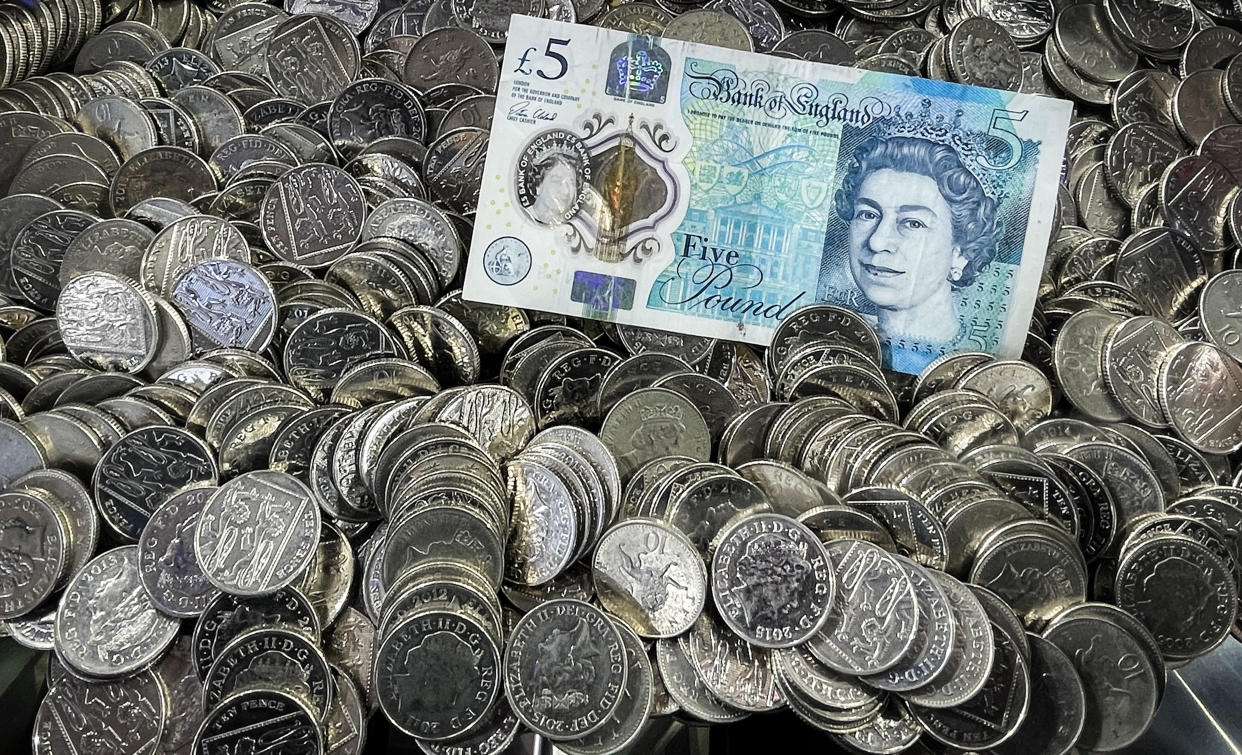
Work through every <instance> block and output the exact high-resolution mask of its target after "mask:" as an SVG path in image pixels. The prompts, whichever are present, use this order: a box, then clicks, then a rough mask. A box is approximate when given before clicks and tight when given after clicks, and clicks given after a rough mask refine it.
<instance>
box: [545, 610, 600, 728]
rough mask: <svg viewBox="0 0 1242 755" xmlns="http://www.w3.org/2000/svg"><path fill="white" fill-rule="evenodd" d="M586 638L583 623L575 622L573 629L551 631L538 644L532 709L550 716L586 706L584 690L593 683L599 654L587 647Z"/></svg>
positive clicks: (588, 697)
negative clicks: (538, 659) (537, 661)
mask: <svg viewBox="0 0 1242 755" xmlns="http://www.w3.org/2000/svg"><path fill="white" fill-rule="evenodd" d="M589 635H590V629H589V628H588V627H587V625H586V623H585V622H583V621H578V622H576V624H575V626H573V627H568V628H562V627H557V628H555V629H553V630H552V631H551V632H549V633H548V636H547V637H546V638H545V639H544V640H543V642H541V643H539V654H538V655H539V658H541V659H542V661H541V662H540V663H539V664H537V665H536V666H535V669H534V672H533V674H532V679H531V681H532V682H533V683H534V687H535V693H534V695H533V696H532V697H533V698H534V705H535V710H537V711H539V712H540V713H544V714H548V715H554V714H556V713H558V712H564V711H572V710H577V709H579V708H582V707H585V706H587V705H589V704H590V702H591V695H590V692H589V691H588V690H589V688H590V686H591V685H592V684H594V682H595V678H596V671H595V664H596V663H597V662H598V661H599V659H600V652H599V651H598V650H596V649H595V648H593V647H591V643H590V637H589Z"/></svg>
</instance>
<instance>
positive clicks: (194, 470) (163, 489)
mask: <svg viewBox="0 0 1242 755" xmlns="http://www.w3.org/2000/svg"><path fill="white" fill-rule="evenodd" d="M215 481H216V463H215V459H214V458H213V455H212V453H211V451H210V450H209V449H208V448H207V446H206V444H204V443H203V441H202V440H200V439H199V438H198V437H196V436H194V435H193V434H191V433H189V432H186V431H185V430H181V429H178V428H175V427H160V426H153V427H143V428H140V429H138V430H134V431H133V432H131V433H128V434H126V435H125V436H124V437H122V438H121V439H120V440H119V441H117V442H116V443H115V444H113V445H112V447H110V448H109V449H108V450H107V451H106V452H105V453H104V455H103V458H102V459H100V461H99V465H98V466H97V467H96V468H95V473H94V477H93V479H92V483H93V487H94V493H95V501H96V502H97V504H98V506H99V511H100V514H101V515H102V516H103V519H104V521H105V522H106V523H107V524H108V525H109V526H111V527H112V529H113V530H114V531H115V532H116V533H117V534H118V535H120V536H121V537H122V538H124V539H126V540H128V541H129V542H136V541H137V540H138V537H139V535H141V534H142V528H143V527H144V526H146V523H147V520H148V519H149V518H150V516H151V514H152V513H154V511H155V510H156V509H157V508H159V507H160V506H161V505H162V504H163V503H164V501H165V500H166V498H167V496H168V495H169V494H170V493H172V492H174V491H176V490H178V489H180V488H182V487H184V486H185V485H189V484H191V483H197V482H207V483H212V484H214V483H215Z"/></svg>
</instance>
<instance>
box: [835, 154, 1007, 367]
mask: <svg viewBox="0 0 1242 755" xmlns="http://www.w3.org/2000/svg"><path fill="white" fill-rule="evenodd" d="M835 208H836V212H837V215H838V216H839V217H840V218H841V220H842V221H843V222H844V224H845V226H846V239H847V243H848V252H849V271H850V275H851V277H852V278H853V281H854V284H855V285H857V287H858V289H859V291H861V293H862V295H863V296H864V297H865V298H866V299H867V300H868V301H869V302H870V303H871V304H872V305H874V307H875V313H876V319H877V323H876V324H877V328H878V329H879V330H880V331H881V333H882V334H883V335H884V336H885V337H886V338H888V339H890V340H903V339H904V340H909V341H915V342H919V343H924V344H934V345H937V346H945V345H948V346H950V347H951V345H952V344H954V343H956V342H957V341H959V340H960V339H961V338H962V337H963V335H964V334H962V333H961V332H959V331H960V330H961V329H962V324H961V318H960V317H959V316H958V311H959V310H958V302H957V298H958V292H959V291H960V290H961V289H963V288H965V287H966V286H969V285H970V284H971V283H973V282H974V280H975V276H976V275H977V274H978V273H979V272H980V271H981V270H982V269H983V268H985V267H987V265H988V264H989V263H990V262H991V261H992V259H993V257H994V256H995V255H996V236H997V222H996V201H995V200H994V199H992V198H991V197H989V196H988V195H987V194H986V193H985V192H984V188H983V185H982V184H981V183H980V181H979V179H978V178H976V177H975V175H974V174H973V173H971V171H970V170H969V169H967V167H966V165H965V164H964V163H963V162H962V159H961V157H960V156H959V155H958V153H957V151H956V150H954V149H953V147H951V146H949V145H947V144H941V143H938V142H935V141H931V140H930V139H923V138H919V137H896V136H894V137H888V138H884V137H872V138H869V139H866V140H864V141H863V142H861V143H860V144H859V145H858V147H857V148H856V149H855V150H854V154H853V159H852V160H851V163H850V165H849V167H848V168H847V171H846V174H845V177H844V179H843V180H842V183H841V188H840V190H839V191H838V192H837V195H836V197H835Z"/></svg>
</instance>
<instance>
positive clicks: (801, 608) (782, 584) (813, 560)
mask: <svg viewBox="0 0 1242 755" xmlns="http://www.w3.org/2000/svg"><path fill="white" fill-rule="evenodd" d="M717 541H718V542H717V544H716V545H715V548H714V552H713V555H712V599H713V601H714V602H715V605H716V608H717V609H718V610H719V611H720V615H721V618H722V619H724V622H725V623H726V624H727V625H728V626H729V628H730V629H732V630H733V631H734V632H735V633H737V634H738V636H740V637H741V638H743V639H744V640H746V641H747V642H749V643H750V644H752V645H757V646H759V647H792V646H794V645H799V644H801V643H803V642H805V641H806V640H807V639H808V638H810V637H811V636H812V635H814V634H815V633H816V632H818V631H819V629H820V628H821V627H822V626H823V625H824V622H825V621H827V620H828V614H829V611H830V609H831V607H832V604H833V600H834V597H835V592H836V580H835V574H834V572H833V565H832V563H831V562H830V561H829V558H828V552H827V550H826V549H825V548H824V545H823V544H822V543H821V542H820V540H819V538H817V537H816V536H815V535H814V533H812V532H811V531H810V530H809V529H807V528H806V527H805V526H804V525H802V524H799V523H798V522H796V521H794V520H792V519H790V518H788V517H785V516H781V515H780V514H756V515H754V516H748V517H745V518H743V519H742V520H740V521H738V522H737V523H736V524H734V525H733V526H731V527H729V528H728V529H727V530H725V531H723V532H721V533H720V534H719V535H718V536H717Z"/></svg>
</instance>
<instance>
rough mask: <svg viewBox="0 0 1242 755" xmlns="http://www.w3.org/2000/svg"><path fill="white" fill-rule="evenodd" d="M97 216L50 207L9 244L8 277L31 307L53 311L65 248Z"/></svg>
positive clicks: (91, 223)
mask: <svg viewBox="0 0 1242 755" xmlns="http://www.w3.org/2000/svg"><path fill="white" fill-rule="evenodd" d="M97 220H98V218H96V217H94V216H93V215H90V214H88V213H85V212H80V211H78V210H51V211H50V212H46V213H44V214H43V215H40V216H38V217H36V218H34V219H33V220H31V221H30V222H29V223H27V224H26V225H25V226H23V227H22V229H21V230H20V231H18V233H17V235H16V236H15V237H14V238H13V240H12V246H11V247H9V266H10V267H9V277H10V280H11V281H12V283H13V285H14V286H15V287H16V290H17V291H19V292H20V293H21V294H22V295H23V296H25V297H26V300H27V301H29V302H30V303H31V304H33V305H34V306H36V307H38V308H40V309H42V310H45V311H48V312H50V311H52V310H53V309H54V308H55V306H56V300H57V298H58V297H59V296H60V264H61V261H62V260H63V259H64V256H65V249H67V248H68V247H69V244H70V243H72V242H73V240H74V239H75V238H77V236H78V234H79V233H81V232H82V231H84V230H86V229H87V228H89V227H90V226H91V225H93V224H94V223H95V222H96V221H97Z"/></svg>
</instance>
